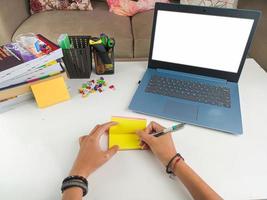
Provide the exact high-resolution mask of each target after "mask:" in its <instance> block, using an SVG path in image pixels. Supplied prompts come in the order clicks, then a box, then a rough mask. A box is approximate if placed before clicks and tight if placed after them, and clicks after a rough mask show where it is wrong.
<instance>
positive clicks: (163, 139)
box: [137, 122, 176, 166]
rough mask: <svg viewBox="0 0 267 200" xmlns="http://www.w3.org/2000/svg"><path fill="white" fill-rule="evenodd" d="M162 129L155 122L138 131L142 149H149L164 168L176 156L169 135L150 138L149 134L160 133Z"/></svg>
mask: <svg viewBox="0 0 267 200" xmlns="http://www.w3.org/2000/svg"><path fill="white" fill-rule="evenodd" d="M163 129H164V127H162V126H161V125H159V124H158V123H156V122H151V123H150V124H149V125H148V126H147V128H146V129H145V130H143V131H138V132H137V135H139V136H140V139H141V141H142V142H141V145H142V148H143V149H146V148H149V149H151V151H152V152H153V154H154V155H155V156H156V157H157V158H158V159H159V160H160V161H161V162H162V164H163V165H164V166H166V165H167V164H168V162H169V161H170V160H171V158H172V157H173V156H175V154H176V149H175V146H174V143H173V140H172V136H171V134H170V133H167V134H165V135H163V136H160V137H155V136H152V135H151V133H155V132H160V131H162V130H163Z"/></svg>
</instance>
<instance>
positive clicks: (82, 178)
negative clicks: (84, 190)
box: [63, 175, 88, 186]
mask: <svg viewBox="0 0 267 200" xmlns="http://www.w3.org/2000/svg"><path fill="white" fill-rule="evenodd" d="M73 179H79V180H81V181H82V182H84V183H85V184H86V185H87V186H88V181H87V179H86V178H84V177H83V176H77V175H75V176H68V177H67V178H65V179H64V180H63V183H65V182H67V181H69V180H73Z"/></svg>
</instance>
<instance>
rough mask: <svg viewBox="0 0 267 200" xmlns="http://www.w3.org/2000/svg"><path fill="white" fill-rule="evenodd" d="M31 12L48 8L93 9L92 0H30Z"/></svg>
mask: <svg viewBox="0 0 267 200" xmlns="http://www.w3.org/2000/svg"><path fill="white" fill-rule="evenodd" d="M30 7H31V13H32V14H34V13H38V12H42V11H47V10H93V8H92V5H91V1H90V0H30Z"/></svg>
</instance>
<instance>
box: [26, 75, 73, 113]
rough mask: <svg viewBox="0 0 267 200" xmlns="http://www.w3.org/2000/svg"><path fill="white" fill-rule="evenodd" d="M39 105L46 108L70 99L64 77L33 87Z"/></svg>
mask: <svg viewBox="0 0 267 200" xmlns="http://www.w3.org/2000/svg"><path fill="white" fill-rule="evenodd" d="M31 89H32V92H33V95H34V97H35V100H36V102H37V105H38V106H39V107H40V108H45V107H48V106H51V105H54V104H57V103H59V102H62V101H66V100H68V99H70V95H69V91H68V89H67V86H66V84H65V81H64V78H63V77H58V78H54V79H51V80H47V81H43V82H40V83H36V84H33V85H31Z"/></svg>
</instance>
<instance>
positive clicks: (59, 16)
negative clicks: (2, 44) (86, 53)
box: [13, 2, 133, 58]
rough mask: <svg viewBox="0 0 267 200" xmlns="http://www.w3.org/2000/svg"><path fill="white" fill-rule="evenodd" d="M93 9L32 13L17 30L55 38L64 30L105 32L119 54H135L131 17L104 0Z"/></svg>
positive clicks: (116, 53) (72, 33)
mask: <svg viewBox="0 0 267 200" xmlns="http://www.w3.org/2000/svg"><path fill="white" fill-rule="evenodd" d="M93 6H94V10H93V11H47V12H42V13H37V14H34V15H32V16H31V17H29V18H28V19H27V20H26V21H25V22H24V23H23V24H22V25H21V26H19V28H18V29H17V31H16V32H15V34H14V36H13V40H14V39H15V37H16V36H17V35H18V34H21V33H28V32H34V33H40V34H43V35H44V36H45V37H47V38H48V39H50V40H51V41H53V42H56V39H57V38H58V36H59V35H60V34H61V33H68V34H69V35H92V36H98V35H99V34H100V33H102V32H104V33H106V34H107V35H109V36H111V37H114V38H115V40H116V46H115V56H116V57H117V58H132V57H133V37H132V31H131V22H130V18H129V17H122V16H118V15H115V14H113V13H110V12H109V11H108V6H107V5H106V3H104V2H94V5H93Z"/></svg>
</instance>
